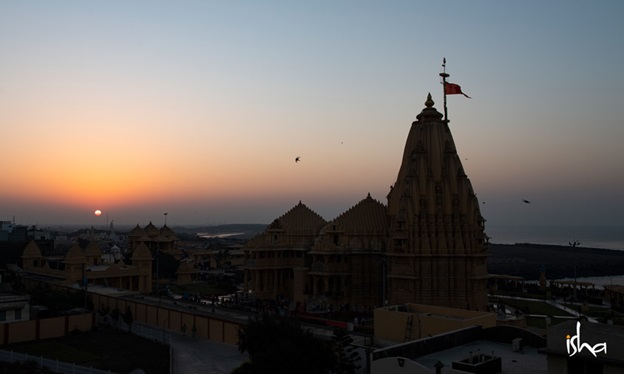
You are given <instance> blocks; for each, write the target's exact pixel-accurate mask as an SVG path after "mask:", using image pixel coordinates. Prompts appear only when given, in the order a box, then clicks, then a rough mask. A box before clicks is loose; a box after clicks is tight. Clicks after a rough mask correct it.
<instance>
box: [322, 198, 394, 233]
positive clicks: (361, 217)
mask: <svg viewBox="0 0 624 374" xmlns="http://www.w3.org/2000/svg"><path fill="white" fill-rule="evenodd" d="M332 223H335V224H336V225H338V226H339V227H340V228H341V229H342V230H344V231H347V232H353V233H384V232H386V231H387V230H388V211H387V208H386V206H385V205H384V204H382V203H381V202H379V201H377V200H375V199H373V198H372V197H371V195H370V193H369V194H368V196H366V198H365V199H363V200H362V201H360V202H359V203H357V204H356V205H354V206H353V207H351V208H350V209H349V210H347V211H346V212H344V213H342V214H341V215H339V216H338V217H336V219H334V220H333V221H332Z"/></svg>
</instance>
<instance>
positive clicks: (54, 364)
mask: <svg viewBox="0 0 624 374" xmlns="http://www.w3.org/2000/svg"><path fill="white" fill-rule="evenodd" d="M0 361H4V362H10V363H13V362H29V361H32V362H35V363H36V364H37V365H39V367H46V368H48V369H50V370H52V371H54V372H57V373H64V374H113V372H112V371H110V370H109V371H105V370H99V369H94V368H90V367H86V366H80V365H76V364H73V363H72V364H70V363H67V362H61V361H58V360H48V359H47V358H43V357H37V356H31V355H28V354H26V353H17V352H13V351H5V350H3V349H0Z"/></svg>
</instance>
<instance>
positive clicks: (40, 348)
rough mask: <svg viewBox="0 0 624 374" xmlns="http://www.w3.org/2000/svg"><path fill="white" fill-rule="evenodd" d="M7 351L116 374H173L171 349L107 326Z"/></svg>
mask: <svg viewBox="0 0 624 374" xmlns="http://www.w3.org/2000/svg"><path fill="white" fill-rule="evenodd" d="M3 349H5V350H12V351H15V352H21V353H28V354H29V355H32V356H43V357H45V358H48V359H52V360H56V359H58V360H59V361H64V362H70V363H71V362H73V363H76V364H78V365H81V366H86V367H93V368H94V369H100V370H110V371H112V372H114V373H129V372H131V371H132V370H134V369H138V368H140V369H142V370H143V371H144V372H145V373H146V374H165V373H169V347H168V346H166V345H163V344H159V343H156V342H153V341H151V340H149V339H144V338H141V337H138V336H135V335H132V334H129V333H122V332H119V331H116V330H113V329H112V328H109V327H106V326H104V327H102V326H100V327H99V328H98V329H97V330H94V331H91V332H84V333H77V334H72V335H69V336H66V337H63V338H58V339H47V340H39V341H33V342H28V343H18V344H12V345H9V346H5V347H3Z"/></svg>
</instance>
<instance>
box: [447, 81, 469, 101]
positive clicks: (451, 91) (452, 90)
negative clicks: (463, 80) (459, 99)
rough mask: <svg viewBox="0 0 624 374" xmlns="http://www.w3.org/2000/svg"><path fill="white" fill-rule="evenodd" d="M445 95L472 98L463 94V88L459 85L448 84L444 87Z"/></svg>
mask: <svg viewBox="0 0 624 374" xmlns="http://www.w3.org/2000/svg"><path fill="white" fill-rule="evenodd" d="M444 93H445V94H447V95H460V94H461V95H464V96H466V97H467V98H469V99H470V98H471V97H470V96H468V95H466V94H465V93H463V92H462V90H461V87H460V86H459V84H455V83H447V84H445V85H444Z"/></svg>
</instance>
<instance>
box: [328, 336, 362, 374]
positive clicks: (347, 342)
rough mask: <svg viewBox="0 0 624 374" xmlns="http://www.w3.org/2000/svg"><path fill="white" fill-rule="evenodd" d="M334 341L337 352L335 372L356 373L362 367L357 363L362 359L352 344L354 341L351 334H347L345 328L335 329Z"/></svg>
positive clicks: (339, 373) (343, 373) (338, 373)
mask: <svg viewBox="0 0 624 374" xmlns="http://www.w3.org/2000/svg"><path fill="white" fill-rule="evenodd" d="M332 342H333V344H334V352H335V354H336V367H335V369H334V372H335V373H337V374H355V373H356V372H357V370H358V369H359V368H360V365H358V364H357V362H358V361H359V360H360V355H359V354H358V353H357V352H356V351H355V348H353V346H352V345H351V343H353V338H352V337H351V335H349V334H347V332H346V331H344V330H339V329H336V330H334V336H333V337H332Z"/></svg>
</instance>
